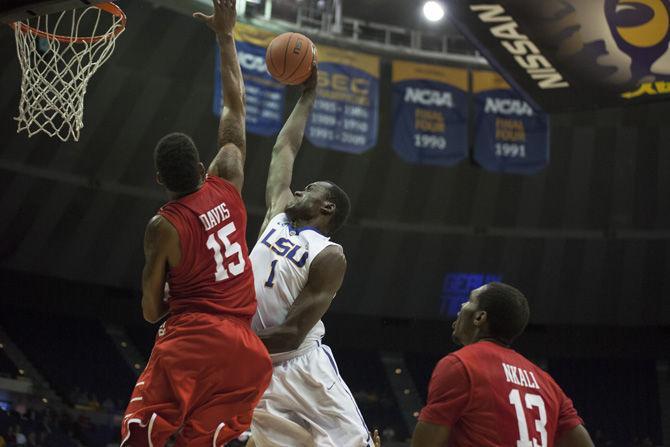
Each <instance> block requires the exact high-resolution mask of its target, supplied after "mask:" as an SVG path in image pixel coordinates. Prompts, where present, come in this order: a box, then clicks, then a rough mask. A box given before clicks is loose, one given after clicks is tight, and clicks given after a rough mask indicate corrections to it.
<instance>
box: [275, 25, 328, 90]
mask: <svg viewBox="0 0 670 447" xmlns="http://www.w3.org/2000/svg"><path fill="white" fill-rule="evenodd" d="M316 56H317V55H316V47H315V46H314V44H313V43H312V41H311V40H309V39H308V38H307V37H305V36H303V35H302V34H298V33H284V34H280V35H279V36H277V37H275V38H274V39H273V40H272V42H270V46H269V47H268V49H267V52H266V53H265V62H266V64H267V67H268V72H270V74H271V75H272V77H273V78H275V79H276V80H277V81H279V82H281V83H282V84H287V85H297V84H302V83H303V82H305V81H306V80H307V79H308V78H309V76H310V74H311V73H312V64H313V63H314V62H315V61H316V60H317V57H316Z"/></svg>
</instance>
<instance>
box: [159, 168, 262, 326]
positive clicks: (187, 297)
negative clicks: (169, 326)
mask: <svg viewBox="0 0 670 447" xmlns="http://www.w3.org/2000/svg"><path fill="white" fill-rule="evenodd" d="M158 213H159V214H160V215H161V216H163V217H164V218H166V219H167V220H168V221H170V223H171V224H172V225H173V226H174V227H175V228H176V229H177V233H178V234H179V241H180V245H181V262H180V263H179V265H178V266H177V267H175V268H171V269H170V271H169V272H168V284H169V286H170V297H169V299H168V304H169V306H170V313H171V314H172V315H176V314H179V313H184V312H204V313H213V314H225V315H232V316H236V317H240V318H243V319H245V320H250V319H251V317H252V316H253V315H254V313H255V312H256V293H255V291H254V278H253V273H252V269H251V261H249V250H248V248H247V242H246V228H247V211H246V208H245V207H244V202H243V201H242V197H241V196H240V193H239V192H238V191H237V189H235V187H234V186H233V185H232V184H231V183H230V182H228V181H226V180H224V179H222V178H219V177H216V176H210V175H208V176H207V178H206V180H205V183H204V185H202V187H201V188H200V189H199V190H198V191H196V192H194V193H192V194H189V195H187V196H184V197H181V198H179V199H177V200H173V201H171V202H168V203H167V204H166V205H165V206H163V207H162V208H161V209H160V211H159V212H158Z"/></svg>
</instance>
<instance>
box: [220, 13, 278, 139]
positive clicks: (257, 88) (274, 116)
mask: <svg viewBox="0 0 670 447" xmlns="http://www.w3.org/2000/svg"><path fill="white" fill-rule="evenodd" d="M275 36H276V35H275V34H273V33H271V32H268V31H265V30H262V29H260V28H256V27H253V26H249V25H246V24H244V23H238V24H237V25H236V26H235V44H236V47H237V57H238V59H239V61H240V67H241V68H242V76H243V78H244V86H245V89H246V104H247V119H246V124H247V132H250V133H254V134H257V135H263V136H272V135H276V134H277V133H279V131H280V130H281V128H282V125H283V117H284V103H285V98H286V87H285V86H283V85H282V84H280V83H279V82H277V81H275V80H274V79H272V76H270V74H269V73H268V71H267V68H266V66H265V49H266V48H267V46H268V45H269V44H270V42H271V41H272V39H274V38H275ZM215 53H216V63H215V67H216V68H215V73H214V76H215V82H214V86H215V88H214V114H215V115H217V116H220V115H221V109H222V107H223V91H222V89H221V59H220V58H221V55H220V52H219V51H218V47H217V51H216V52H215Z"/></svg>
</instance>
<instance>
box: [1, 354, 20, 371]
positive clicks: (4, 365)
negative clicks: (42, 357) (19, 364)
mask: <svg viewBox="0 0 670 447" xmlns="http://www.w3.org/2000/svg"><path fill="white" fill-rule="evenodd" d="M18 375H19V371H18V369H16V366H15V365H14V363H13V362H12V360H11V359H10V358H9V357H7V353H6V352H5V350H4V349H0V377H8V378H14V377H16V376H18Z"/></svg>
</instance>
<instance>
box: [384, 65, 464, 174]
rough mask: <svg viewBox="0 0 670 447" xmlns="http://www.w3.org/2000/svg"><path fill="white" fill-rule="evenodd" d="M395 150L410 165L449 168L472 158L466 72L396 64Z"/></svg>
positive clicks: (394, 69) (428, 66)
mask: <svg viewBox="0 0 670 447" xmlns="http://www.w3.org/2000/svg"><path fill="white" fill-rule="evenodd" d="M392 81H393V148H394V149H395V151H396V153H397V154H398V155H399V156H400V157H401V158H402V159H403V160H405V161H407V162H410V163H421V164H432V165H443V166H450V165H454V164H456V163H458V162H459V161H461V160H463V159H464V158H466V157H467V155H468V120H467V117H468V71H467V70H466V69H462V68H450V67H441V66H437V65H426V64H416V63H413V62H405V61H393V75H392Z"/></svg>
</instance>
